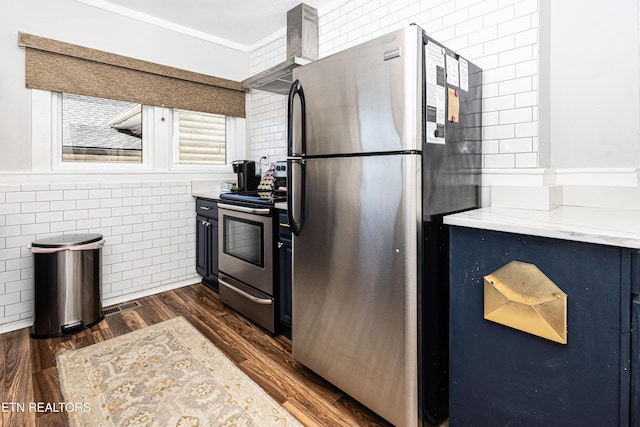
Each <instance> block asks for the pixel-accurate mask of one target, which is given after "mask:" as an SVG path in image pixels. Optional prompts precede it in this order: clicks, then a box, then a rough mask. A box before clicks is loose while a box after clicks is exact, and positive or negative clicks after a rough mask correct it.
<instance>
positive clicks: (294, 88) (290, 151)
mask: <svg viewBox="0 0 640 427" xmlns="http://www.w3.org/2000/svg"><path fill="white" fill-rule="evenodd" d="M296 94H297V95H298V97H299V98H300V112H301V123H300V125H301V126H300V136H301V139H300V141H301V145H302V146H301V152H300V153H295V152H294V148H293V100H294V98H295V96H296ZM306 153H307V118H306V114H305V103H304V91H303V90H302V84H301V83H300V80H296V81H295V82H293V84H292V85H291V89H289V100H288V103H287V155H288V156H304V155H305V154H306Z"/></svg>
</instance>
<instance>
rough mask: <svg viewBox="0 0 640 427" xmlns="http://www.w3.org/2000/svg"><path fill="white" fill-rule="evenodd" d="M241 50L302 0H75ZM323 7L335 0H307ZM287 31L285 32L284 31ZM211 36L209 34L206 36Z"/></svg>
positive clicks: (275, 27)
mask: <svg viewBox="0 0 640 427" xmlns="http://www.w3.org/2000/svg"><path fill="white" fill-rule="evenodd" d="M76 1H78V2H81V3H85V4H88V5H91V6H95V7H99V8H101V9H106V10H110V11H112V12H115V13H120V14H122V15H126V16H129V17H132V18H135V19H139V20H143V21H147V22H151V23H155V24H158V25H162V26H165V27H168V28H172V29H174V30H177V31H181V30H182V31H183V32H188V33H189V32H190V33H192V34H193V35H196V36H198V35H199V36H200V37H203V38H209V39H210V40H212V41H216V42H219V43H221V44H226V45H227V46H229V47H234V48H237V49H240V50H247V49H248V48H250V47H251V46H252V45H254V44H255V43H257V42H259V41H261V40H262V39H265V38H267V37H269V36H271V35H272V34H274V33H276V32H278V31H280V30H284V29H285V28H286V25H287V11H288V10H290V9H292V8H294V7H295V6H297V5H298V4H300V3H301V2H302V1H301V0H76ZM304 3H306V4H308V5H309V6H311V7H315V8H316V9H320V8H322V7H323V6H326V5H328V4H329V3H336V0H305V1H304ZM283 34H284V33H283ZM207 36H208V37H207Z"/></svg>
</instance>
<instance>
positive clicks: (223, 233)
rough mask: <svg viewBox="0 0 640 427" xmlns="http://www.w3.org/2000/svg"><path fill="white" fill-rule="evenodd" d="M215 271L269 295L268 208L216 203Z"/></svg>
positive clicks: (270, 240)
mask: <svg viewBox="0 0 640 427" xmlns="http://www.w3.org/2000/svg"><path fill="white" fill-rule="evenodd" d="M218 227H219V231H218V233H219V234H218V235H219V239H218V249H219V250H218V254H219V255H218V267H219V270H220V271H221V272H224V273H226V274H227V275H229V276H231V277H233V278H235V279H236V280H240V281H242V282H244V283H246V284H248V285H250V286H253V287H254V288H256V289H259V290H261V291H262V292H264V293H266V294H268V295H273V218H272V210H271V209H270V208H251V207H245V206H237V205H231V204H226V203H218Z"/></svg>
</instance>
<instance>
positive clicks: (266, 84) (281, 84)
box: [242, 3, 318, 95]
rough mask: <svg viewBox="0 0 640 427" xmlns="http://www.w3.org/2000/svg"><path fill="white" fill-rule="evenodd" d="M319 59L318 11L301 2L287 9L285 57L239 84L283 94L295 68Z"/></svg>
mask: <svg viewBox="0 0 640 427" xmlns="http://www.w3.org/2000/svg"><path fill="white" fill-rule="evenodd" d="M316 59H318V12H317V11H316V9H315V8H313V7H311V6H308V5H306V4H304V3H300V4H299V5H298V6H296V7H294V8H293V9H291V10H290V11H288V12H287V60H286V61H284V62H282V63H280V64H278V65H276V66H274V67H271V68H269V69H267V70H265V71H263V72H261V73H259V74H256V75H255V76H252V77H249V78H248V79H246V80H243V81H242V86H243V87H246V88H249V89H260V90H264V91H267V92H274V93H279V94H282V95H286V94H287V93H289V87H291V83H292V82H293V81H292V76H291V72H292V71H293V69H294V68H297V67H299V66H301V65H305V64H308V63H309V62H311V61H314V60H316Z"/></svg>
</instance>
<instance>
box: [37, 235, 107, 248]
mask: <svg viewBox="0 0 640 427" xmlns="http://www.w3.org/2000/svg"><path fill="white" fill-rule="evenodd" d="M100 240H102V234H98V233H87V234H65V235H63V236H53V237H46V238H44V239H38V240H36V241H35V242H33V243H31V246H33V247H36V248H62V247H66V246H79V245H86V244H89V243H94V242H99V241H100Z"/></svg>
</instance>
